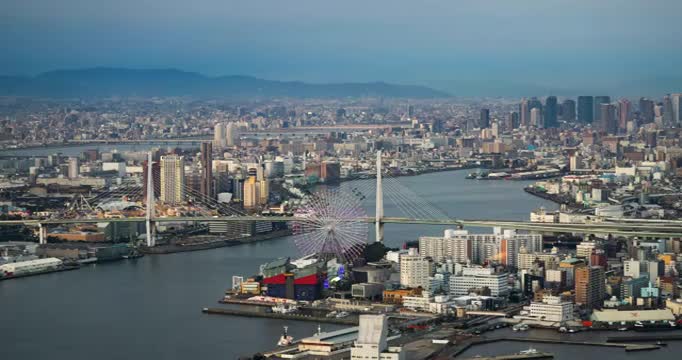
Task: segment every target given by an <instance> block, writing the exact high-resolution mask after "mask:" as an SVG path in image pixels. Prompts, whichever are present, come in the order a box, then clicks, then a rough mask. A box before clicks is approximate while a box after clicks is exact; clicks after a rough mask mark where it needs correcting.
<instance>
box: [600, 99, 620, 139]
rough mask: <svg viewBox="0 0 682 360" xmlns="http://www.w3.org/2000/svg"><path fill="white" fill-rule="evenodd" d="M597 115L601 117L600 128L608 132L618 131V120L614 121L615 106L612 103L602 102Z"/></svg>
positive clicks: (614, 132)
mask: <svg viewBox="0 0 682 360" xmlns="http://www.w3.org/2000/svg"><path fill="white" fill-rule="evenodd" d="M599 113H600V115H599V117H600V118H601V128H602V130H604V131H605V132H606V133H608V134H612V135H614V134H616V133H617V132H618V122H617V121H616V107H615V106H614V105H613V104H607V103H603V104H601V105H600V109H599Z"/></svg>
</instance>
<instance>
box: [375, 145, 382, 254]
mask: <svg viewBox="0 0 682 360" xmlns="http://www.w3.org/2000/svg"><path fill="white" fill-rule="evenodd" d="M376 167H377V194H376V195H377V196H376V202H375V208H376V214H375V218H374V227H375V231H376V234H375V241H376V242H380V243H383V242H384V189H383V186H382V183H381V182H382V181H381V150H379V151H377V164H376Z"/></svg>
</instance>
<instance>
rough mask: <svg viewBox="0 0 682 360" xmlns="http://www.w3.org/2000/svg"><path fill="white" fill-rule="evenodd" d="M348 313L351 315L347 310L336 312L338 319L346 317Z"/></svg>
mask: <svg viewBox="0 0 682 360" xmlns="http://www.w3.org/2000/svg"><path fill="white" fill-rule="evenodd" d="M348 315H350V314H349V313H347V312H345V311H342V312H340V313H338V314H336V318H337V319H341V318H345V317H346V316H348Z"/></svg>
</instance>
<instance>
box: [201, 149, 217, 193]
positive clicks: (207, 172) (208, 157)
mask: <svg viewBox="0 0 682 360" xmlns="http://www.w3.org/2000/svg"><path fill="white" fill-rule="evenodd" d="M200 191H201V194H202V195H204V196H205V197H207V198H208V199H213V198H215V191H214V186H213V146H212V144H211V143H210V142H205V143H201V187H200Z"/></svg>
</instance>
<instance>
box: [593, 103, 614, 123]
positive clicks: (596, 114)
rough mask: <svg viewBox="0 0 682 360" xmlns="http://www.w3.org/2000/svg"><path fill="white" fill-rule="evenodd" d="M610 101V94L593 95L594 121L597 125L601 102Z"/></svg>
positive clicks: (599, 117)
mask: <svg viewBox="0 0 682 360" xmlns="http://www.w3.org/2000/svg"><path fill="white" fill-rule="evenodd" d="M610 103H611V97H610V96H595V97H594V110H593V114H594V122H596V123H597V125H599V124H601V104H610Z"/></svg>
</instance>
